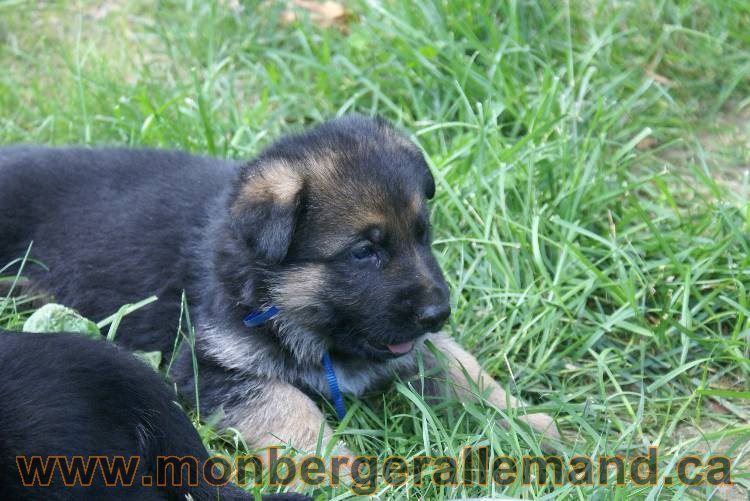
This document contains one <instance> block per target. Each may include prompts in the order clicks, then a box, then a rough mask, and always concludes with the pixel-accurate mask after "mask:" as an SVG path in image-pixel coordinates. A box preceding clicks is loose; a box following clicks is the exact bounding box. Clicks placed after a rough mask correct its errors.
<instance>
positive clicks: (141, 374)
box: [0, 331, 307, 501]
mask: <svg viewBox="0 0 750 501" xmlns="http://www.w3.org/2000/svg"><path fill="white" fill-rule="evenodd" d="M175 397H176V396H175V394H174V392H173V391H172V390H171V389H170V388H169V387H168V386H167V385H166V384H165V383H164V381H163V380H162V379H161V377H160V376H159V375H158V374H157V373H156V372H155V371H153V370H152V369H150V368H149V367H147V366H146V365H144V364H143V363H142V362H140V361H139V360H137V359H136V358H135V357H133V356H132V355H130V354H129V353H127V352H125V351H123V350H122V349H120V348H118V347H116V346H115V345H113V344H111V343H107V342H105V341H94V340H90V339H87V338H85V337H83V336H80V335H72V334H31V333H11V332H5V331H0V499H133V500H151V499H184V498H185V497H184V496H185V495H186V494H190V495H192V496H193V498H194V499H197V500H211V499H248V500H250V499H254V497H253V495H252V494H250V493H248V492H245V491H241V490H240V489H238V488H236V487H234V486H232V485H231V484H230V485H227V486H224V487H214V486H210V485H207V484H205V483H203V482H202V481H201V484H200V485H199V486H196V487H187V486H185V487H184V488H180V487H174V488H166V487H163V488H160V487H144V486H143V484H142V477H143V476H144V475H148V476H151V478H152V479H155V478H156V471H155V461H156V457H157V456H192V457H195V458H197V459H198V460H199V462H200V464H202V463H203V461H205V460H206V459H207V458H208V454H207V452H206V449H205V448H204V447H203V444H202V443H201V440H200V437H199V436H198V433H197V432H196V431H195V429H194V428H193V426H192V424H191V423H190V421H189V419H188V418H187V416H186V415H185V413H184V412H183V411H182V410H181V409H180V408H179V407H178V405H177V404H176V403H175ZM53 455H54V456H66V457H68V458H69V459H70V458H72V457H73V456H83V457H88V456H107V457H109V458H110V459H111V458H113V457H114V456H124V457H126V458H129V457H131V456H139V457H140V458H141V460H140V462H139V466H138V474H137V476H136V478H135V481H134V482H133V484H132V487H112V486H105V485H103V481H102V476H101V475H100V474H98V473H97V475H95V476H94V482H93V484H92V485H91V486H88V487H83V486H78V487H66V486H64V485H62V477H61V475H60V474H59V472H56V473H55V475H54V476H53V477H52V478H53V482H52V484H51V485H50V486H47V487H24V486H22V485H21V479H20V476H19V475H20V474H19V471H18V469H17V467H16V457H17V456H26V457H27V458H30V457H31V456H41V457H48V456H53ZM201 478H202V477H201V476H200V475H199V479H201ZM264 499H265V500H267V501H268V500H271V499H279V500H280V499H289V500H293V499H296V500H302V499H307V498H306V497H304V496H299V495H296V494H278V495H270V496H264Z"/></svg>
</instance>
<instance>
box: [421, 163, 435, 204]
mask: <svg viewBox="0 0 750 501" xmlns="http://www.w3.org/2000/svg"><path fill="white" fill-rule="evenodd" d="M424 168H425V171H424V172H425V174H424V182H423V186H424V196H426V197H427V200H432V197H434V196H435V178H434V177H433V176H432V172H431V171H430V168H429V167H428V166H427V163H426V162H425V165H424Z"/></svg>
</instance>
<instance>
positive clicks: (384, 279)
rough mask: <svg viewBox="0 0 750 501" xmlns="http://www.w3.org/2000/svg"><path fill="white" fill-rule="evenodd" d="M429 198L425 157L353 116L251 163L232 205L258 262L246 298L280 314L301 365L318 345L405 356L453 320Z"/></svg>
mask: <svg viewBox="0 0 750 501" xmlns="http://www.w3.org/2000/svg"><path fill="white" fill-rule="evenodd" d="M434 193H435V182H434V179H433V177H432V175H431V174H430V171H429V168H428V167H427V164H426V163H425V160H424V158H423V156H422V153H421V152H420V151H419V149H418V148H417V147H416V146H415V145H414V144H413V143H411V142H410V141H408V140H407V139H406V138H405V137H403V136H402V135H400V134H399V133H398V132H396V131H395V130H394V129H393V128H392V127H391V126H390V125H389V124H387V123H386V122H385V121H383V120H379V119H374V120H373V119H368V118H364V117H361V116H349V117H345V118H341V119H338V120H334V121H331V122H328V123H325V124H323V125H321V126H319V127H317V128H315V129H312V130H311V131H309V132H306V133H303V134H300V135H296V136H290V137H288V138H286V139H283V140H281V141H280V142H278V143H276V144H275V145H274V146H272V147H271V148H269V149H268V150H267V151H265V152H264V153H263V154H262V155H261V156H260V157H259V158H258V159H257V160H256V161H254V162H253V163H251V164H250V165H248V166H247V168H246V169H245V171H244V172H243V175H242V177H241V180H240V183H239V185H238V186H237V187H236V190H235V193H234V195H233V197H232V200H231V205H230V213H231V218H232V221H233V232H234V236H235V238H237V239H238V241H239V242H241V245H242V246H245V249H246V251H247V255H248V259H249V260H250V261H251V262H252V263H253V264H251V266H252V268H253V274H254V277H253V286H252V290H253V293H252V298H250V297H248V298H247V300H248V301H249V302H253V303H255V304H258V303H264V304H273V305H276V306H277V307H278V308H279V309H280V312H281V313H280V314H279V315H278V318H277V319H276V322H277V325H278V326H279V327H280V328H279V332H280V335H281V336H282V340H283V341H284V342H285V343H286V344H287V346H289V347H291V348H292V349H293V350H294V351H296V352H297V353H296V354H297V355H298V356H300V357H304V356H305V354H304V353H303V352H304V351H305V350H308V351H311V350H312V348H311V346H318V347H320V346H324V347H325V349H328V350H331V351H333V352H339V353H343V354H346V355H347V356H349V357H352V356H354V357H362V358H369V359H387V358H394V357H398V356H400V355H403V354H405V353H408V352H409V351H410V350H411V347H412V345H413V343H414V341H415V340H417V339H418V338H419V337H420V336H422V335H423V334H425V333H426V332H433V331H436V330H438V329H439V328H440V327H441V326H442V325H443V323H444V322H445V321H446V319H447V318H448V316H449V315H450V306H449V302H448V299H449V298H448V287H447V285H446V283H445V280H444V278H443V275H442V273H441V271H440V268H439V267H438V264H437V262H436V260H435V257H434V255H433V254H432V251H431V249H430V225H429V220H428V210H427V201H428V200H429V199H430V198H432V196H433V195H434ZM245 289H246V290H249V289H250V288H249V287H247V286H246V287H245ZM310 355H311V356H312V355H313V354H312V353H310Z"/></svg>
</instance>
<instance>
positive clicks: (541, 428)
mask: <svg viewBox="0 0 750 501" xmlns="http://www.w3.org/2000/svg"><path fill="white" fill-rule="evenodd" d="M429 340H430V341H431V342H432V343H433V344H434V345H435V347H436V348H437V349H438V350H440V352H441V353H443V354H444V355H445V356H446V358H447V359H448V360H447V361H448V363H449V364H450V365H449V367H448V375H449V377H450V379H451V381H452V383H453V385H454V387H455V389H456V392H457V393H458V394H459V396H460V397H469V398H476V397H477V395H476V393H475V390H474V388H478V389H479V390H480V391H481V392H482V393H483V394H484V393H486V390H489V395H488V396H487V400H488V401H489V402H490V403H491V404H492V405H494V406H495V407H497V408H499V409H505V408H507V407H522V406H523V404H522V403H521V402H519V401H518V400H516V399H515V398H513V397H512V396H510V395H508V394H506V393H505V391H504V390H503V389H502V388H501V387H500V385H499V384H497V382H496V381H495V380H494V379H493V378H492V376H490V375H489V374H487V372H485V370H484V369H482V367H481V366H480V365H479V362H478V361H477V359H476V358H474V356H473V355H471V354H470V353H468V352H467V351H466V350H464V349H463V348H462V347H461V346H459V345H458V343H456V342H455V341H454V340H453V339H451V338H450V337H449V336H448V335H447V334H445V333H442V332H441V333H438V334H430V335H429ZM467 374H468V375H469V377H471V378H472V381H469V380H467V378H466V375H467ZM520 418H521V419H523V420H524V421H526V422H527V423H529V425H531V427H532V428H533V429H534V430H536V431H538V432H539V433H542V434H544V435H546V436H547V437H551V438H555V439H559V438H560V434H559V433H558V431H557V428H556V427H555V424H554V421H552V418H551V417H550V416H548V415H547V414H542V413H535V414H524V415H523V416H521V417H520Z"/></svg>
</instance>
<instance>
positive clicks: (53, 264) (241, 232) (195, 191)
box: [0, 116, 556, 451]
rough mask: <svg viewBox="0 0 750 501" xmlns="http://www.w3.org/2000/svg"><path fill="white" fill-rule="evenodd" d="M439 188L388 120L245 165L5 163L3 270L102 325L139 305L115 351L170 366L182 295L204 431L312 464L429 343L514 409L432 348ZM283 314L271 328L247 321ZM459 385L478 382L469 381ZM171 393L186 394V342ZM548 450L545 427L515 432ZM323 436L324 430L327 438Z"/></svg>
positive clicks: (286, 143)
mask: <svg viewBox="0 0 750 501" xmlns="http://www.w3.org/2000/svg"><path fill="white" fill-rule="evenodd" d="M434 192H435V183H434V180H433V177H432V175H431V173H430V171H429V169H428V166H427V164H426V163H425V160H424V158H423V155H422V153H421V152H420V150H419V149H418V148H417V147H416V146H415V145H414V144H413V143H411V142H410V141H408V140H407V139H406V138H404V137H403V136H402V135H400V134H399V133H398V132H396V131H395V130H394V129H393V128H392V127H391V126H390V125H388V124H387V123H386V122H384V121H383V120H379V119H374V120H373V119H368V118H364V117H361V116H349V117H345V118H341V119H337V120H334V121H331V122H328V123H325V124H323V125H320V126H318V127H316V128H313V129H312V130H310V131H308V132H304V133H301V134H297V135H292V136H289V137H286V138H284V139H282V140H280V141H279V142H277V143H276V144H274V145H272V146H271V147H270V148H268V149H267V150H266V151H264V152H263V153H262V154H261V155H260V156H259V157H258V158H256V159H255V160H253V161H251V162H249V163H245V164H234V163H231V162H226V161H221V160H215V159H209V158H201V157H194V156H189V155H186V154H183V153H173V152H164V151H153V150H147V151H132V150H122V149H104V150H93V151H92V150H85V149H42V148H25V147H15V148H8V149H4V150H0V234H2V235H3V238H2V241H0V262H3V261H5V262H8V261H10V260H11V259H13V258H17V257H19V256H21V255H22V254H23V253H24V251H25V249H26V248H27V246H28V245H29V243H30V242H32V241H33V247H32V257H33V258H35V259H36V260H38V261H40V262H42V263H44V264H45V265H46V269H45V268H42V267H39V266H29V267H27V269H26V270H25V271H24V274H25V275H26V276H28V277H29V278H30V280H31V283H32V285H34V286H36V287H38V288H39V289H42V290H44V291H46V292H48V293H50V294H52V295H53V296H54V297H55V298H56V299H57V301H58V302H62V303H65V304H67V305H70V306H73V307H75V308H78V309H79V310H81V311H82V312H83V313H84V314H85V315H87V316H89V317H92V318H95V319H98V318H102V317H104V316H106V315H109V314H111V313H112V312H113V311H116V310H117V309H118V308H119V307H120V306H121V305H122V304H125V303H130V302H134V301H137V300H139V299H141V298H143V297H146V296H148V295H151V294H156V295H157V296H159V298H160V299H159V301H158V302H157V303H155V304H153V305H150V306H148V307H146V308H143V309H142V310H140V311H138V312H136V313H134V314H132V315H130V316H128V317H126V318H125V320H124V321H123V323H122V325H121V327H120V330H119V333H118V341H119V342H120V343H122V344H123V345H125V346H128V347H131V348H137V349H142V350H153V349H158V350H161V351H163V352H169V351H170V349H171V348H172V346H173V343H174V339H175V331H176V325H177V322H178V317H179V315H180V295H181V292H182V290H183V289H184V290H185V291H186V293H187V296H188V299H189V304H190V307H191V314H192V317H193V319H194V323H195V325H196V341H195V353H196V356H197V360H198V375H199V377H198V380H199V384H198V387H199V400H200V405H201V410H202V414H203V415H208V414H210V413H213V412H215V411H217V410H219V409H223V414H224V424H225V425H227V426H233V427H235V428H236V429H238V430H240V431H241V432H242V433H243V434H244V436H245V438H246V439H247V441H248V443H249V444H252V445H258V446H260V445H265V444H267V443H271V442H275V441H278V440H282V441H285V442H291V444H292V445H294V446H295V447H298V448H300V449H302V450H306V451H311V450H314V448H315V444H316V442H317V437H318V434H319V430H320V429H321V425H322V423H323V415H322V414H321V412H320V410H319V409H318V408H317V406H316V405H315V404H314V403H313V400H311V398H310V397H311V396H315V395H318V394H322V395H325V396H328V395H329V387H328V384H327V382H326V377H325V371H324V368H323V366H322V364H321V359H322V357H323V355H324V353H326V352H328V353H330V357H331V359H332V361H333V366H334V367H335V371H336V374H337V376H338V382H339V385H340V386H341V389H342V390H343V391H344V392H345V393H350V394H354V395H359V394H361V393H363V392H365V391H367V390H371V389H374V388H377V387H380V386H382V385H383V384H385V383H387V382H388V381H389V380H391V379H392V378H393V376H394V374H399V375H401V376H402V377H404V376H409V375H413V374H415V373H416V372H417V362H416V360H417V353H421V354H422V355H423V356H424V358H425V360H426V362H427V365H428V366H430V365H439V364H440V361H438V360H436V357H434V356H433V355H432V354H431V352H430V351H429V350H427V349H425V342H426V341H427V340H430V341H431V342H432V343H433V344H434V345H435V346H436V347H437V348H438V350H440V351H441V352H442V353H444V354H445V355H446V360H447V375H448V376H449V378H450V379H451V380H452V382H453V383H454V384H453V386H454V387H455V389H456V390H457V391H458V392H459V393H460V394H462V395H463V396H471V395H472V394H473V393H472V391H473V390H476V387H477V384H475V383H478V385H479V387H480V388H481V389H486V390H488V394H489V400H490V401H491V402H492V403H493V404H495V405H496V406H498V407H506V406H507V405H508V404H510V405H512V406H515V405H516V402H515V401H514V400H513V399H512V398H511V397H509V396H506V395H505V393H504V392H503V390H502V389H501V387H500V386H499V385H498V384H497V383H495V382H494V381H493V380H492V378H491V377H490V376H489V375H487V374H486V373H485V372H483V371H482V369H481V368H480V366H479V364H478V363H477V361H476V360H475V358H474V357H472V356H471V355H469V354H468V353H467V352H466V351H464V350H463V349H462V348H460V347H459V346H458V345H457V344H456V343H455V342H454V341H452V340H451V339H450V338H449V337H448V336H446V335H444V334H437V333H436V332H437V331H439V329H440V327H441V326H442V325H443V323H444V322H445V321H446V319H447V318H448V316H449V313H450V309H449V296H448V288H447V286H446V283H445V281H444V279H443V276H442V274H441V271H440V269H439V267H438V264H437V262H436V260H435V257H434V256H433V254H432V252H431V249H430V228H429V221H428V210H427V201H428V200H429V199H430V198H432V196H433V195H434ZM271 307H275V308H277V309H278V314H277V315H276V316H274V317H273V318H271V319H270V320H269V321H268V322H266V323H265V324H262V325H258V326H255V327H247V326H246V325H244V324H243V318H244V317H245V316H246V315H248V314H249V313H251V312H264V311H267V310H268V309H269V308H271ZM465 375H468V376H469V377H470V378H472V379H474V382H470V381H467V380H466V378H465ZM174 376H175V379H176V382H177V384H178V387H179V388H180V390H181V391H182V392H183V393H184V394H185V395H186V396H187V397H188V398H190V397H191V396H193V395H192V394H193V393H194V391H193V389H194V387H195V385H194V381H193V367H192V363H191V353H190V351H189V350H188V349H187V347H186V345H185V343H183V349H182V352H181V353H180V354H179V358H178V362H177V364H176V370H175V371H174ZM525 419H527V420H528V421H529V422H530V423H531V424H532V426H533V427H534V428H536V429H537V430H539V431H542V432H545V433H547V434H548V435H555V434H556V431H555V429H554V425H553V423H552V421H551V419H550V418H549V417H548V416H546V415H543V414H535V415H528V416H525ZM330 433H331V432H330V430H329V429H328V428H325V434H326V438H328V436H330Z"/></svg>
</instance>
